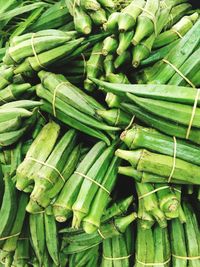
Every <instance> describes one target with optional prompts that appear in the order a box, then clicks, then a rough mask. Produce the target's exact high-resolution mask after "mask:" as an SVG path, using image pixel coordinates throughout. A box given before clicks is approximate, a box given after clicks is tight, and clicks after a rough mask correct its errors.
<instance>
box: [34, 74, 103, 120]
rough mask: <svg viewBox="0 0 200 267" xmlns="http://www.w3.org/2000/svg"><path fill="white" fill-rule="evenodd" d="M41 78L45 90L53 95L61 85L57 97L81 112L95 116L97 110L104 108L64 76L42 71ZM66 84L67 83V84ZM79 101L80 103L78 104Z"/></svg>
mask: <svg viewBox="0 0 200 267" xmlns="http://www.w3.org/2000/svg"><path fill="white" fill-rule="evenodd" d="M39 77H40V79H41V82H42V84H43V85H44V87H45V88H47V89H49V91H51V92H52V93H53V92H54V90H55V88H56V86H58V85H59V84H60V83H62V82H64V83H63V84H62V85H60V86H59V87H60V89H59V88H58V89H57V93H56V95H57V96H58V97H60V98H62V100H64V101H65V102H66V103H68V104H71V105H73V106H74V107H75V108H78V109H79V110H80V111H83V112H84V113H86V114H88V115H91V116H93V115H94V113H95V108H97V107H98V108H102V106H101V105H100V104H98V102H97V101H96V100H95V99H94V98H93V97H90V96H88V95H87V94H85V93H84V92H83V91H82V90H81V89H79V88H78V87H76V86H74V85H73V84H70V83H69V82H68V81H67V79H66V78H65V77H64V76H63V75H56V74H53V73H49V72H45V71H40V72H39ZM65 82H66V83H65ZM77 99H78V103H77Z"/></svg>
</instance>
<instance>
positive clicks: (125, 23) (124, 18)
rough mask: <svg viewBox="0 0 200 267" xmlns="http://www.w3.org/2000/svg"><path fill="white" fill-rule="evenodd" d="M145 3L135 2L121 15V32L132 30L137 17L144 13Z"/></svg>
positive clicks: (119, 22) (138, 0)
mask: <svg viewBox="0 0 200 267" xmlns="http://www.w3.org/2000/svg"><path fill="white" fill-rule="evenodd" d="M144 5H145V1H143V0H142V1H141V0H134V1H131V3H130V4H129V5H128V6H126V7H125V8H124V9H123V10H122V12H121V13H120V15H119V19H118V28H119V31H120V32H123V31H129V30H132V29H133V27H134V26H135V24H136V20H137V17H138V16H139V15H140V13H142V8H143V7H144Z"/></svg>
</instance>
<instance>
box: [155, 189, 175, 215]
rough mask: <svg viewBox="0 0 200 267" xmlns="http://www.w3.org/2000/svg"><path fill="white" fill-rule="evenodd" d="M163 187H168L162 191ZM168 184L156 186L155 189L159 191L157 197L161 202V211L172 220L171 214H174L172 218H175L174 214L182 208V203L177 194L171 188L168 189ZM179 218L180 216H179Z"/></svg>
mask: <svg viewBox="0 0 200 267" xmlns="http://www.w3.org/2000/svg"><path fill="white" fill-rule="evenodd" d="M163 186H166V188H165V189H161V190H159V189H160V188H162V187H163ZM167 186H168V185H167V184H155V186H154V187H155V189H157V190H158V191H157V193H156V194H157V197H158V201H159V206H160V209H161V210H162V211H163V212H164V213H167V214H168V218H170V217H171V216H170V215H171V213H172V218H173V216H174V215H173V213H174V212H175V211H178V209H179V206H180V202H179V200H178V198H177V196H176V194H175V191H174V190H173V189H172V188H170V187H167ZM177 216H178V214H177Z"/></svg>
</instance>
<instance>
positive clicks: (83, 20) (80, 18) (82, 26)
mask: <svg viewBox="0 0 200 267" xmlns="http://www.w3.org/2000/svg"><path fill="white" fill-rule="evenodd" d="M73 18H74V25H75V29H76V31H77V32H80V33H83V34H90V33H91V31H92V21H91V18H90V17H89V16H88V15H87V13H86V12H84V11H83V10H82V9H81V8H80V7H78V6H75V8H74V10H73Z"/></svg>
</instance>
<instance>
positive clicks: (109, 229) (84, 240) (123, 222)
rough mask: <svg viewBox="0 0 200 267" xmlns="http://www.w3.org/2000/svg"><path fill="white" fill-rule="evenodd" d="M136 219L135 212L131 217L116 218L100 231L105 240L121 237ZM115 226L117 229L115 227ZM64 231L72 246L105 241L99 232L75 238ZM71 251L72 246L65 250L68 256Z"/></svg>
mask: <svg viewBox="0 0 200 267" xmlns="http://www.w3.org/2000/svg"><path fill="white" fill-rule="evenodd" d="M136 217H137V216H136V213H134V212H133V213H131V214H129V215H126V216H123V217H118V218H115V219H114V220H113V221H112V222H107V223H105V224H103V225H102V226H101V227H100V228H99V231H100V232H101V234H102V235H103V236H104V237H105V239H107V238H110V237H113V236H117V235H120V234H122V233H124V232H125V230H126V229H127V227H128V226H129V225H130V224H131V223H132V222H133V221H134V220H135V219H136ZM113 224H114V225H115V226H116V227H113ZM64 231H65V230H62V231H61V232H62V233H63V238H65V239H66V240H67V241H68V242H69V243H71V244H72V245H74V244H76V245H79V246H91V245H95V244H99V243H101V242H102V241H103V240H104V239H103V237H102V236H101V235H100V234H99V232H97V231H96V232H95V233H93V234H86V233H81V234H77V235H73V236H68V235H66V234H65V232H64ZM70 250H71V248H70V246H68V247H66V248H64V249H63V251H64V252H65V253H66V254H68V253H69V252H70Z"/></svg>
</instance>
